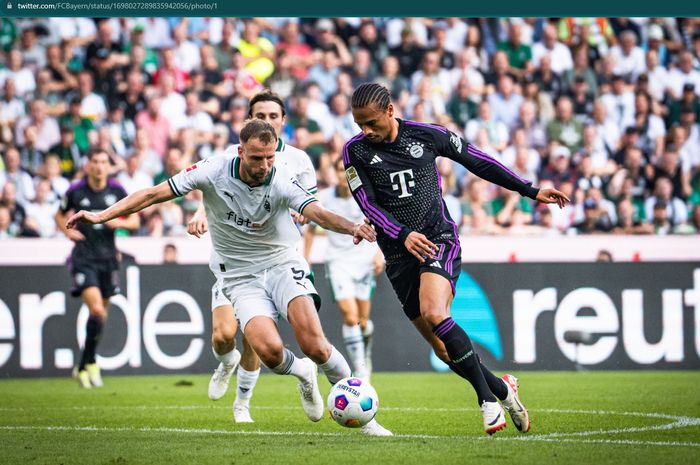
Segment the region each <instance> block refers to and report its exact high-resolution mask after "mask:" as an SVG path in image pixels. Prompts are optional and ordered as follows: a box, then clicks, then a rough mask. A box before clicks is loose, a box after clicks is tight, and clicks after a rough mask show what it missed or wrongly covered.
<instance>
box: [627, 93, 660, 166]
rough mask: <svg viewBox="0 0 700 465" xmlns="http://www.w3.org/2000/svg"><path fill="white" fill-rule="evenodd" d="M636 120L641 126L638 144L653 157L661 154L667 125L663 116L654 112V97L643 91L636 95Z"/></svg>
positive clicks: (636, 124) (639, 126)
mask: <svg viewBox="0 0 700 465" xmlns="http://www.w3.org/2000/svg"><path fill="white" fill-rule="evenodd" d="M634 108H635V114H634V122H635V126H636V127H637V128H639V131H640V134H639V141H638V144H639V146H640V147H641V148H642V150H644V152H645V153H648V154H651V156H652V158H656V157H658V156H660V155H661V154H662V153H663V151H664V145H665V139H666V127H665V126H664V122H663V120H662V119H661V118H659V117H658V116H656V115H655V114H653V113H652V97H651V96H650V95H649V94H646V93H643V92H637V94H636V95H635V97H634Z"/></svg>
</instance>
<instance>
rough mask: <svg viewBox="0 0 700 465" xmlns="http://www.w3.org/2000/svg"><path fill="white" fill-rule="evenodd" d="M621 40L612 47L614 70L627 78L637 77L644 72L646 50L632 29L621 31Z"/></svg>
mask: <svg viewBox="0 0 700 465" xmlns="http://www.w3.org/2000/svg"><path fill="white" fill-rule="evenodd" d="M619 37H620V42H619V43H618V44H615V45H613V46H612V47H611V48H610V56H611V57H612V59H613V61H614V62H615V68H614V69H613V72H614V73H615V74H617V75H618V76H622V77H623V78H625V79H627V80H631V79H633V78H636V77H637V76H639V75H640V74H641V73H643V72H644V68H645V67H646V66H645V60H644V51H643V50H642V48H641V47H639V45H637V44H638V43H639V42H638V40H637V36H636V35H635V34H634V33H633V32H632V31H623V32H622V33H620V36H619Z"/></svg>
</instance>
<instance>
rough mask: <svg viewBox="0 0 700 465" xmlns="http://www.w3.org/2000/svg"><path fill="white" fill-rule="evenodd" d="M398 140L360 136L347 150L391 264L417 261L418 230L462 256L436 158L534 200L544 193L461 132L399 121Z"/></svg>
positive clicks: (358, 192) (360, 197) (359, 193)
mask: <svg viewBox="0 0 700 465" xmlns="http://www.w3.org/2000/svg"><path fill="white" fill-rule="evenodd" d="M398 122H399V132H398V135H397V137H396V140H394V141H393V142H380V143H372V142H369V141H368V140H366V139H365V137H364V134H362V133H360V134H358V135H356V136H355V137H353V138H352V139H350V140H349V141H348V142H347V143H346V144H345V147H344V148H343V162H344V163H345V173H346V176H347V181H348V184H349V185H350V189H351V190H352V194H353V196H354V197H355V200H356V201H357V203H358V204H359V205H360V208H361V209H362V211H363V212H364V214H365V215H366V216H367V218H368V219H369V220H370V221H371V222H372V224H373V225H374V226H375V228H376V230H377V241H378V243H379V246H380V248H381V249H382V252H384V255H385V257H386V260H387V264H390V263H394V262H399V261H402V260H407V259H415V258H414V257H413V255H411V254H410V253H409V252H408V250H407V249H406V247H405V246H404V241H405V240H406V236H408V234H409V233H410V232H412V231H416V232H420V233H422V234H424V235H425V236H426V237H427V238H428V239H429V240H430V241H432V242H433V243H435V244H436V245H438V248H439V250H438V255H439V256H443V255H445V254H446V257H447V258H456V257H458V256H459V255H460V246H459V235H458V232H457V226H456V225H455V223H454V221H453V220H452V218H450V215H449V213H448V212H447V208H446V207H445V202H444V201H443V200H442V189H441V187H440V175H439V173H438V170H437V165H436V163H435V159H436V158H437V157H439V156H444V157H447V158H450V159H452V160H454V161H456V162H458V163H461V164H462V165H464V166H465V167H466V168H467V169H468V170H469V171H471V172H472V173H474V174H476V175H477V176H479V177H481V178H484V179H486V180H487V181H490V182H493V183H495V184H498V185H499V186H503V187H505V188H507V189H510V190H513V191H516V192H518V193H520V194H521V195H524V196H527V197H530V198H532V199H534V198H535V197H536V196H537V193H538V189H536V188H534V187H532V185H531V184H532V183H531V182H529V181H526V180H524V179H522V178H520V177H519V176H518V175H516V174H515V173H513V172H512V171H511V170H509V169H508V168H506V167H505V166H503V165H502V164H501V163H499V162H498V161H497V160H495V159H493V158H492V157H490V156H489V155H487V154H485V153H484V152H482V151H481V150H479V149H477V148H476V147H474V146H473V145H471V144H467V143H466V142H464V140H463V139H462V138H461V137H460V136H458V135H457V134H455V133H453V132H451V131H449V130H447V129H446V128H444V127H442V126H438V125H435V124H426V123H418V122H415V121H408V120H400V119H399V120H398Z"/></svg>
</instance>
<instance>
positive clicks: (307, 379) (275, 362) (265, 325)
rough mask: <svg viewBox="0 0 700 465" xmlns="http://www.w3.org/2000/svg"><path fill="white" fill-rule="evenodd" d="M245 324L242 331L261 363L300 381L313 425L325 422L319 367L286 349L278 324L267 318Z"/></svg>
mask: <svg viewBox="0 0 700 465" xmlns="http://www.w3.org/2000/svg"><path fill="white" fill-rule="evenodd" d="M242 324H245V326H244V328H243V331H244V334H245V336H246V338H247V339H248V342H249V343H250V345H251V347H252V348H253V350H255V352H256V353H257V354H258V356H259V357H260V360H261V361H262V362H263V363H264V364H265V365H266V366H267V367H268V368H270V370H272V371H273V372H275V373H277V374H278V375H292V376H294V377H296V378H297V379H298V380H299V393H300V395H301V404H302V407H303V408H304V412H305V413H306V416H307V417H308V418H309V419H310V420H311V421H319V420H320V419H321V418H323V412H324V405H323V399H322V398H321V393H320V392H319V390H318V376H317V368H316V364H315V363H314V362H313V361H311V360H310V359H307V358H304V359H299V358H297V357H296V356H295V355H294V353H293V352H292V351H291V350H289V349H287V348H285V347H284V345H283V342H282V338H280V335H279V332H278V331H277V325H276V324H275V322H274V321H273V320H272V319H271V318H269V317H267V316H256V317H253V318H252V319H250V320H249V321H248V322H246V323H242Z"/></svg>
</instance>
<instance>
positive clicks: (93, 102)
mask: <svg viewBox="0 0 700 465" xmlns="http://www.w3.org/2000/svg"><path fill="white" fill-rule="evenodd" d="M0 21H1V23H0V153H1V154H2V160H0V238H8V237H18V236H23V237H52V236H55V235H56V234H57V231H56V227H55V224H54V222H53V215H54V213H55V211H56V209H57V208H58V205H59V203H60V198H61V196H62V195H63V193H64V192H65V191H66V189H67V188H68V186H69V185H70V183H71V182H73V181H75V180H76V179H78V178H80V177H81V176H83V173H82V166H83V164H84V158H85V154H86V153H87V151H88V150H89V149H91V148H95V147H99V148H101V149H103V150H106V151H107V152H108V153H109V154H110V157H111V160H112V165H113V172H114V176H115V177H116V178H117V179H118V180H119V182H120V183H121V184H122V185H123V186H124V187H125V189H126V191H127V192H128V193H131V192H134V191H135V190H138V189H141V188H144V187H148V186H152V185H154V184H155V183H159V182H162V181H163V180H165V179H167V178H168V177H169V176H172V175H173V174H175V173H177V172H178V171H179V170H181V169H183V168H184V167H187V166H188V165H190V164H192V163H194V162H196V161H198V160H200V159H203V158H206V157H209V156H212V155H215V154H219V153H222V152H223V151H224V150H225V149H226V148H227V147H228V146H229V145H230V144H233V143H237V142H238V132H239V131H240V128H241V126H242V124H243V122H244V121H245V119H246V118H247V105H248V99H249V98H250V97H251V96H252V95H253V94H255V93H256V92H258V91H260V90H262V89H264V88H270V89H271V90H272V91H274V92H276V93H278V94H279V95H281V96H282V97H283V98H284V100H285V102H286V106H287V111H288V113H287V125H286V129H285V134H284V136H283V138H284V139H285V141H286V142H287V143H289V144H291V145H293V146H296V147H298V148H300V149H303V150H305V151H306V152H307V153H308V155H309V157H310V158H311V160H312V162H313V164H314V166H315V167H316V170H317V176H318V184H319V187H320V188H323V187H328V186H332V184H333V183H334V182H336V181H335V176H334V173H333V164H334V162H335V161H336V160H337V159H338V158H339V157H340V156H341V151H342V147H343V144H344V143H345V141H346V140H348V139H349V138H350V137H352V136H353V135H354V134H355V133H357V132H359V128H358V127H357V126H356V125H355V123H354V121H353V118H352V114H351V112H350V105H349V97H350V95H351V94H352V90H353V88H354V87H355V86H357V85H358V84H360V83H362V82H366V81H376V82H380V83H382V84H383V85H385V86H387V87H388V88H389V89H390V90H391V92H392V95H393V101H394V106H395V110H396V113H397V115H398V116H399V117H402V118H407V119H413V120H417V121H425V122H434V123H438V124H441V125H444V126H446V127H448V128H449V129H450V130H452V131H453V132H455V133H457V134H460V135H462V136H463V137H464V138H465V140H466V141H467V142H470V143H472V144H475V145H476V146H478V147H480V148H481V149H482V150H483V151H485V152H487V153H488V154H490V155H491V156H493V157H494V158H496V159H497V160H499V161H500V162H501V163H502V164H504V165H505V166H507V167H509V168H510V169H511V170H512V171H514V172H515V173H517V174H519V175H521V176H522V177H524V178H527V179H529V180H532V181H533V183H534V184H536V185H539V186H543V187H545V186H551V187H556V188H557V189H560V190H562V191H563V192H565V193H566V194H567V195H569V196H570V198H571V199H572V203H571V205H568V206H566V207H565V208H564V209H561V210H560V209H558V208H549V207H548V206H545V205H535V204H533V203H532V202H531V201H530V200H528V199H525V198H521V197H520V196H518V195H517V194H513V193H510V192H509V191H506V190H503V189H499V188H498V187H497V186H494V185H492V184H490V183H488V182H485V181H483V180H481V179H479V178H477V177H475V176H473V175H472V174H470V173H469V172H468V171H467V170H466V169H465V168H464V167H463V166H461V165H459V164H456V163H454V162H452V161H451V160H449V159H446V158H442V159H439V163H438V167H439V171H440V173H441V175H442V181H443V194H444V197H445V202H446V205H447V206H448V209H449V211H450V212H451V214H452V217H453V218H454V219H455V220H456V221H457V222H458V223H459V227H460V229H461V231H462V232H463V233H464V234H514V235H521V234H544V235H558V234H591V233H619V234H692V233H698V232H699V231H700V125H699V124H698V123H699V121H700V20H699V19H697V18H500V19H473V18H470V19H466V18H444V19H432V18H431V19H427V18H321V19H294V18H266V19H263V18H256V19H239V18H111V19H104V20H93V19H89V18H42V19H9V18H2V19H0ZM198 201H199V199H198V198H197V194H196V193H192V194H190V195H188V196H187V197H185V198H184V199H179V200H178V202H176V203H168V204H164V205H161V206H158V207H152V208H151V209H149V210H148V211H146V212H144V213H142V215H143V216H142V222H141V224H142V226H141V229H140V230H139V231H138V232H137V234H138V235H148V236H175V235H183V234H185V231H186V227H185V225H186V223H187V221H188V219H189V218H190V217H191V215H192V214H193V212H194V210H195V209H196V207H197V205H198Z"/></svg>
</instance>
